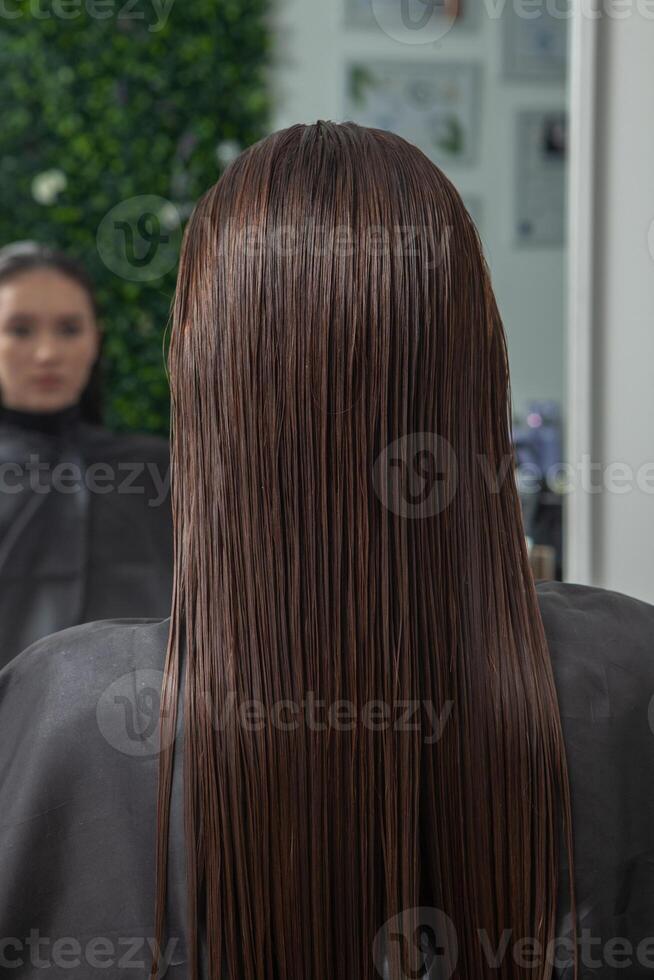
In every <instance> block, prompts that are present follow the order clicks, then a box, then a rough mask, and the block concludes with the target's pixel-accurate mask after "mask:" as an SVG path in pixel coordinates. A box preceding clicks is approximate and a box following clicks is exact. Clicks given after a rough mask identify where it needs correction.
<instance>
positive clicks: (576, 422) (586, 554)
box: [563, 0, 601, 584]
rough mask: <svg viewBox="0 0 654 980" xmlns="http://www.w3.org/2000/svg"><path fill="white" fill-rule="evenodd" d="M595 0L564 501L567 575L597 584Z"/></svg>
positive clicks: (575, 102)
mask: <svg viewBox="0 0 654 980" xmlns="http://www.w3.org/2000/svg"><path fill="white" fill-rule="evenodd" d="M600 16H601V12H600V10H599V9H598V4H597V0H575V2H574V13H573V17H572V23H571V28H572V29H571V31H570V41H569V59H568V64H569V79H570V81H569V126H568V132H569V134H570V144H569V145H570V154H569V168H568V297H567V358H566V375H567V381H566V384H567V412H566V459H567V460H568V462H569V463H571V464H572V466H573V467H574V471H573V477H572V481H573V484H574V488H575V489H574V491H573V492H572V493H570V494H568V495H567V497H566V498H565V505H564V522H563V528H564V575H563V577H564V579H566V580H567V581H570V582H582V583H586V584H593V572H594V569H593V557H594V556H593V500H594V497H593V496H592V495H591V494H590V493H588V492H584V490H583V489H582V487H581V485H580V466H581V463H582V460H583V459H584V457H589V458H591V459H592V458H593V443H594V439H593V436H594V429H593V414H592V394H593V362H594V357H593V354H594V349H593V346H594V345H593V341H594V330H593V327H594V320H595V306H594V294H595V274H594V260H595V248H594V244H595V226H594V217H595V166H596V161H595V145H596V143H595V128H596V127H595V124H596V119H597V105H596V101H597V43H598V19H599V17H600Z"/></svg>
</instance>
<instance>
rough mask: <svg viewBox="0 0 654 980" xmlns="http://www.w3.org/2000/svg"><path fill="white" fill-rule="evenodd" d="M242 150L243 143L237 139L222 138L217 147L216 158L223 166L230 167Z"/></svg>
mask: <svg viewBox="0 0 654 980" xmlns="http://www.w3.org/2000/svg"><path fill="white" fill-rule="evenodd" d="M240 152H241V145H240V143H238V142H237V140H222V141H221V142H220V143H219V144H218V146H217V147H216V160H217V161H218V163H219V164H220V166H221V167H228V166H229V164H230V163H231V162H232V161H233V160H235V159H236V157H237V156H238V155H239V153H240Z"/></svg>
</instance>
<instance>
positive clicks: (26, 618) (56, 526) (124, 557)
mask: <svg viewBox="0 0 654 980" xmlns="http://www.w3.org/2000/svg"><path fill="white" fill-rule="evenodd" d="M14 414H17V413H14ZM18 414H21V413H18ZM58 414H59V415H60V416H65V413H58ZM36 466H38V467H40V469H39V470H38V471H37V470H36V468H35V467H36ZM67 466H68V467H70V468H68V469H67V468H66V467H67ZM77 474H80V478H79V479H78V478H77ZM169 476H170V473H169V455H168V443H167V441H166V440H165V439H162V438H159V437H157V436H150V435H140V434H135V433H127V434H115V433H112V432H110V431H108V430H107V429H105V428H103V427H100V426H95V425H89V424H87V423H84V422H81V421H74V422H73V423H72V424H67V425H66V427H65V428H64V429H63V430H62V431H60V432H56V433H46V432H40V431H36V430H35V431H30V430H27V429H25V428H18V427H17V426H15V425H10V424H8V423H7V422H6V421H4V420H3V419H2V418H0V667H2V666H4V665H5V664H6V663H7V662H8V661H9V660H10V659H11V658H12V657H13V656H15V655H16V654H17V653H20V651H21V650H24V649H25V647H27V646H29V645H30V644H31V643H33V642H34V641H35V640H37V639H40V638H41V637H43V636H46V635H47V634H48V633H54V632H55V631H57V630H62V629H66V628H67V627H69V626H75V625H77V624H78V623H83V622H89V621H91V620H98V619H110V618H118V617H125V616H151V617H158V618H160V617H164V616H167V615H168V614H169V612H170V603H171V596H172V551H173V543H172V518H171V508H170V491H169ZM48 488H49V489H48ZM42 491H43V492H42Z"/></svg>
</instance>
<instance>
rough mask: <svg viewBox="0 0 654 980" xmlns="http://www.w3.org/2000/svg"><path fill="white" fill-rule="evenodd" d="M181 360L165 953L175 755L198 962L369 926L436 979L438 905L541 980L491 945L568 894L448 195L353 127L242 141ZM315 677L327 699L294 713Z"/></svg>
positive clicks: (291, 956)
mask: <svg viewBox="0 0 654 980" xmlns="http://www.w3.org/2000/svg"><path fill="white" fill-rule="evenodd" d="M348 229H349V231H348ZM397 229H402V237H401V238H399V237H398V236H397V235H396V230H397ZM407 231H408V233H407ZM168 367H169V375H170V383H171V392H172V416H171V422H172V434H171V454H172V469H171V472H172V502H173V512H174V528H175V565H174V589H173V602H172V612H171V621H170V633H169V640H168V649H167V656H166V663H165V671H164V680H163V687H162V703H161V754H160V762H159V764H160V770H159V797H158V804H157V808H158V834H157V882H156V928H157V935H158V937H159V938H160V942H161V943H163V942H164V941H165V934H166V933H165V928H166V892H167V861H168V848H169V829H170V814H171V789H172V777H173V771H174V766H173V761H174V758H175V752H176V751H181V750H182V747H183V757H182V761H183V774H184V816H185V822H184V828H185V829H184V838H185V842H186V847H185V854H186V869H187V888H188V892H187V914H188V937H189V954H188V956H189V958H188V967H187V970H186V973H185V975H186V976H187V977H188V980H195V978H197V977H198V975H200V974H199V973H198V970H199V967H198V960H199V956H200V954H199V952H198V950H199V948H200V940H201V939H204V942H205V943H206V956H207V964H208V965H207V971H206V973H203V974H201V975H202V976H207V977H211V978H213V977H219V976H221V977H223V976H224V977H230V978H236V977H238V978H239V980H279V978H284V980H300V978H302V980H306V978H307V977H311V980H328V978H329V980H332V978H356V980H371V978H372V977H377V976H379V975H380V973H382V972H383V971H382V966H381V965H380V962H379V949H380V937H382V938H383V937H385V946H384V943H382V946H384V948H385V950H386V952H385V954H384V955H385V959H386V965H385V966H384V967H383V969H384V970H385V971H386V972H385V973H383V975H384V976H387V977H388V978H390V980H397V978H400V977H405V976H407V975H411V976H416V977H419V976H422V974H421V973H420V972H419V969H418V967H417V966H416V960H415V956H416V954H417V950H416V948H415V945H414V937H415V935H416V930H417V929H418V927H420V926H422V928H423V934H426V935H427V938H429V928H428V927H429V926H431V932H432V934H433V938H435V940H436V944H437V945H440V946H445V947H446V951H447V955H449V956H451V957H454V951H453V949H452V943H451V942H449V945H448V941H449V940H451V936H448V935H447V934H443V929H442V928H441V929H440V930H439V928H438V926H439V923H440V926H442V925H443V922H450V923H451V924H452V928H453V929H454V930H455V934H456V936H457V938H458V954H457V976H460V977H465V978H473V977H474V978H476V980H481V978H485V977H494V978H498V977H501V978H509V977H510V978H527V977H530V978H531V977H533V976H535V975H538V976H539V977H541V978H543V977H546V976H549V975H550V971H551V967H548V964H547V963H545V964H544V965H543V968H542V970H539V971H536V973H535V972H534V969H533V967H532V966H531V965H530V966H529V967H527V966H525V965H524V964H523V965H521V964H520V963H518V962H516V961H515V960H514V959H513V958H512V957H511V956H510V955H507V957H505V960H504V962H503V963H502V964H501V966H500V967H499V968H498V967H496V966H495V965H493V966H492V967H491V965H489V963H488V961H487V959H486V952H487V949H485V947H484V943H483V942H482V941H481V940H480V935H481V934H483V932H482V933H480V930H482V931H483V930H485V935H486V939H487V943H488V944H490V946H491V947H492V948H495V949H497V948H500V947H501V944H502V937H503V936H505V932H504V931H505V930H506V929H509V930H512V932H511V935H512V936H513V937H520V938H529V939H530V940H532V941H534V942H535V943H540V944H541V945H540V948H541V949H543V950H544V949H546V948H547V945H548V942H549V941H550V940H551V939H553V938H554V937H555V935H556V933H555V929H556V909H557V889H558V887H559V884H560V885H561V887H562V888H563V889H564V890H566V888H569V891H570V901H571V908H572V910H573V913H572V921H573V922H574V921H575V915H574V889H573V876H572V870H570V872H569V874H564V875H563V876H562V877H563V880H562V881H561V882H560V881H559V878H560V874H559V872H560V869H561V868H565V867H566V862H565V861H564V860H563V852H564V851H565V852H566V856H567V862H568V867H569V868H570V869H572V846H571V844H572V837H571V816H570V793H569V784H568V776H567V768H566V758H565V750H564V742H563V736H562V730H561V723H560V717H559V711H558V704H557V697H556V690H555V686H554V680H553V674H552V667H551V662H550V658H549V653H548V648H547V643H546V637H545V632H544V628H543V622H542V619H541V615H540V609H539V604H538V596H537V593H536V589H535V583H534V579H533V576H532V573H531V570H530V567H529V561H528V556H527V547H526V541H525V537H524V531H523V526H522V519H521V510H520V501H519V496H518V492H517V488H516V485H515V479H514V467H513V465H512V462H513V447H512V442H511V430H510V419H511V413H510V406H511V394H510V383H509V369H508V358H507V350H506V341H505V335H504V330H503V326H502V322H501V319H500V315H499V312H498V308H497V305H496V302H495V298H494V295H493V291H492V288H491V283H490V276H489V271H488V268H487V265H486V262H485V259H484V256H483V251H482V247H481V244H480V240H479V236H478V234H477V230H476V228H475V226H474V224H473V222H472V220H471V218H470V216H469V214H468V212H467V211H466V209H465V207H464V205H463V203H462V201H461V198H460V196H459V194H458V193H457V191H456V190H455V188H454V187H453V185H452V184H451V183H450V181H449V180H448V179H447V177H446V176H445V175H444V174H443V173H442V172H441V170H439V169H438V168H437V167H436V166H435V165H434V164H433V163H432V162H431V161H430V160H429V159H428V158H427V157H426V156H425V155H424V154H423V153H422V152H421V151H420V150H418V149H417V148H416V147H415V146H412V145H411V144H409V143H407V142H406V141H404V140H403V139H401V138H400V137H398V136H396V135H394V134H392V133H389V132H384V131H382V130H377V129H369V128H365V127H362V126H358V125H356V124H354V123H351V122H348V123H342V124H335V123H331V122H323V121H321V122H318V123H316V124H314V125H307V126H305V125H295V126H292V127H290V128H288V129H285V130H282V131H280V132H277V133H274V134H273V135H271V136H269V137H268V138H266V139H264V140H263V141H261V142H259V143H257V144H256V145H254V146H252V147H250V148H249V149H248V150H246V151H245V152H244V153H243V154H241V155H240V156H239V157H238V158H237V159H236V160H235V161H234V162H233V163H232V164H231V165H230V166H229V167H228V168H227V170H226V171H225V173H224V174H223V176H222V177H221V178H220V180H219V181H218V183H217V184H216V185H215V186H214V187H212V188H211V189H210V190H209V191H207V193H206V194H205V195H204V196H203V198H202V199H201V200H200V202H199V203H198V205H197V207H196V209H195V211H194V213H193V215H192V217H191V219H190V222H189V224H188V226H187V228H186V231H185V236H184V243H183V248H182V256H181V264H180V269H179V277H178V282H177V289H176V294H175V300H174V304H173V318H172V330H171V343H170V350H169V358H168ZM439 490H440V493H439V492H438V491H439ZM309 698H313V699H314V701H313V703H314V704H319V703H322V704H324V705H325V706H327V708H328V709H329V711H328V712H327V711H326V712H325V713H323V714H322V715H321V716H319V719H318V721H317V723H316V724H314V723H313V722H312V721H311V720H310V719H307V716H306V711H305V714H304V721H300V722H299V723H297V724H292V722H297V717H298V709H299V711H300V714H302V708H301V706H302V705H303V704H306V703H307V699H309ZM178 700H179V704H178ZM342 704H345V706H346V708H347V709H348V712H349V714H348V718H349V719H350V721H352V720H353V719H354V725H353V726H352V725H351V724H350V725H349V726H348V725H345V726H341V727H340V729H339V728H337V726H335V725H334V723H333V718H334V715H333V708H334V706H337V705H342ZM371 704H372V705H381V707H382V709H383V712H384V713H383V715H380V714H377V715H376V716H375V719H376V724H369V723H366V722H365V719H366V711H368V710H369V709H368V706H370V705H371ZM230 705H231V710H230ZM252 705H254V706H255V708H254V709H253V708H252V707H251V706H252ZM279 705H282V706H287V707H286V708H285V709H284V711H285V714H284V715H283V717H281V722H282V723H277V722H276V721H275V718H276V717H278V716H277V714H276V713H277V710H278V708H279ZM289 705H290V706H291V708H288V706H289ZM402 705H404V706H406V705H413V706H414V707H415V706H418V709H419V710H418V715H417V718H415V717H414V723H413V724H410V725H406V724H405V725H402V724H401V723H399V724H398V710H399V708H398V706H400V707H401V706H402ZM425 705H431V707H432V708H433V709H434V712H435V713H436V714H437V715H438V716H439V717H444V714H443V713H445V716H446V721H445V722H444V724H443V726H442V730H440V731H439V732H438V735H437V737H436V735H435V733H433V731H432V729H431V727H430V725H429V722H428V720H427V719H426V717H425V711H424V706H425ZM244 708H245V710H246V712H247V711H249V712H250V714H249V715H247V717H246V718H245V720H244V716H243V709H244ZM293 709H294V710H293ZM253 710H256V719H255V721H256V722H257V724H252V721H253V716H252V711H253ZM341 710H343V709H341ZM380 710H381V709H380ZM289 711H290V712H291V714H289ZM178 712H180V722H181V723H183V724H182V731H183V739H179V740H175V733H176V731H177V715H178ZM389 712H390V716H389ZM327 716H328V717H329V718H330V719H332V721H331V722H330V721H326V717H327ZM314 717H315V715H314ZM389 717H390V718H391V719H392V723H389V722H388V719H389ZM402 717H404V716H402V715H401V712H400V721H401V719H402ZM341 719H342V716H341ZM375 719H373V721H375ZM384 719H386V724H382V723H381V722H382V721H383V720H384ZM261 720H263V724H262V725H261V724H259V722H260V721H261ZM368 720H369V721H370V719H368ZM416 721H417V722H419V724H418V725H416V723H415V722H416ZM248 722H250V723H248ZM321 726H322V728H321ZM432 736H433V737H432ZM425 909H427V910H431V912H429V913H428V914H427V920H428V921H427V922H425V921H424V920H423V921H421V917H422V914H423V911H424V910H425ZM430 917H431V918H434V919H435V922H430ZM384 930H386V931H385V932H384ZM439 931H440V934H439ZM445 933H447V930H445ZM398 939H399V940H400V941H399V942H398ZM402 939H404V943H403V942H402ZM536 948H538V947H536ZM405 957H406V959H405ZM411 957H414V959H413V960H411ZM156 968H157V963H156V960H155V963H154V964H153V975H155V974H156ZM416 971H417V972H416ZM450 972H451V971H449V970H445V973H446V975H447V976H449V975H450Z"/></svg>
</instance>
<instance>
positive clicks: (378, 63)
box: [345, 59, 481, 165]
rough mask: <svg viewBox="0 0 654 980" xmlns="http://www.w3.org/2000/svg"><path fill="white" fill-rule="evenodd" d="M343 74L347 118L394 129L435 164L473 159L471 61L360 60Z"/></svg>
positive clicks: (476, 87) (476, 115)
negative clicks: (344, 77)
mask: <svg viewBox="0 0 654 980" xmlns="http://www.w3.org/2000/svg"><path fill="white" fill-rule="evenodd" d="M346 72H347V76H346V95H345V110H346V112H345V115H346V118H348V119H352V120H353V121H354V122H358V123H360V124H361V125H363V126H372V127H374V128H376V129H388V130H391V131H392V132H395V133H398V134H399V135H400V136H403V137H404V138H405V139H407V140H409V141H410V142H411V143H415V144H416V145H417V146H419V147H420V148H421V149H422V150H423V152H424V153H426V154H427V155H428V156H429V157H430V158H431V159H433V160H434V162H435V163H440V164H466V165H467V164H472V163H474V162H475V160H476V159H477V154H478V147H479V126H480V115H481V114H480V85H481V70H480V66H479V65H477V64H476V63H475V62H433V61H411V62H405V61H382V60H377V59H361V60H358V61H356V62H352V63H350V64H348V65H347V69H346Z"/></svg>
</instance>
